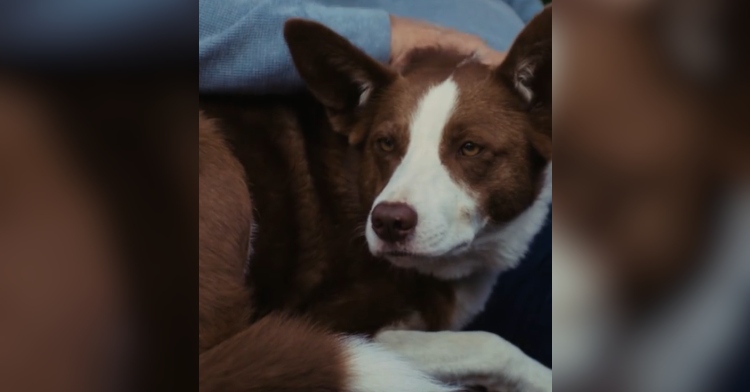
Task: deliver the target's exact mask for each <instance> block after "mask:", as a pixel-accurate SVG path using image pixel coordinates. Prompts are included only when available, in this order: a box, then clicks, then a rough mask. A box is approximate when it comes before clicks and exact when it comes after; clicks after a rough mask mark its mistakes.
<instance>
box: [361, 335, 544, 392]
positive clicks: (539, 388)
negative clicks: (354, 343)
mask: <svg viewBox="0 0 750 392" xmlns="http://www.w3.org/2000/svg"><path fill="white" fill-rule="evenodd" d="M375 340H376V341H377V342H379V343H381V344H383V345H384V346H385V347H387V348H388V349H390V350H392V351H394V352H396V353H399V354H401V355H402V356H403V357H404V358H406V359H408V360H409V361H410V362H411V363H413V364H415V365H416V366H417V367H418V368H419V369H420V370H422V371H424V372H426V373H428V374H431V375H433V376H435V377H437V378H438V379H440V380H443V381H445V382H452V383H458V384H461V385H480V386H484V387H486V388H488V390H489V391H490V392H499V391H506V390H514V391H521V392H531V391H534V392H546V391H552V370H551V369H549V368H547V367H545V366H544V365H542V364H540V363H539V362H537V361H535V360H534V359H532V358H531V357H529V356H527V355H526V354H524V353H523V352H522V351H521V350H520V349H519V348H517V347H516V346H514V345H512V344H511V343H509V342H508V341H506V340H504V339H502V338H500V337H499V336H497V335H494V334H491V333H488V332H449V331H443V332H420V331H386V332H382V333H380V334H378V335H377V336H376V338H375ZM415 391H416V389H415Z"/></svg>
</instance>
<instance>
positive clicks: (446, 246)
mask: <svg viewBox="0 0 750 392" xmlns="http://www.w3.org/2000/svg"><path fill="white" fill-rule="evenodd" d="M458 100H459V86H458V85H457V84H456V82H455V81H454V80H453V78H452V77H449V78H448V79H446V80H445V81H443V82H441V83H439V84H437V85H434V86H432V87H430V88H428V89H427V91H426V92H425V94H424V95H423V96H422V98H421V99H420V100H419V101H418V103H417V106H416V108H415V110H414V112H413V114H412V115H411V116H409V117H410V122H409V124H408V125H407V126H408V130H407V132H408V147H407V148H406V153H405V154H404V155H403V157H401V159H400V163H399V164H398V165H397V166H396V169H395V171H394V172H393V174H392V175H391V177H390V179H389V181H388V182H387V184H386V186H385V188H384V189H383V190H382V191H381V192H380V194H379V195H378V196H377V198H376V199H375V201H374V203H373V210H372V212H371V213H370V215H369V217H368V223H367V228H366V232H365V235H366V238H367V243H368V245H369V247H370V251H371V252H372V253H374V254H381V255H386V256H390V257H403V256H409V255H419V256H425V257H435V256H441V255H446V254H449V253H456V252H460V251H462V250H465V249H466V248H467V247H468V246H469V244H471V242H472V241H473V239H474V237H475V236H476V234H477V232H479V230H480V229H481V228H482V227H484V225H485V224H486V223H487V221H488V216H487V215H486V214H485V213H484V212H483V211H482V209H481V208H480V200H479V195H477V194H476V192H475V191H473V190H472V189H470V188H469V187H468V186H467V185H466V184H463V183H461V182H460V178H455V177H456V176H455V175H452V174H451V172H450V169H449V168H448V167H447V166H446V165H445V164H444V163H443V162H442V160H441V157H440V155H441V150H442V149H443V148H441V146H442V145H443V138H444V133H445V132H444V131H445V129H446V127H447V126H448V124H449V121H450V120H451V118H452V117H453V115H454V112H455V111H456V108H457V106H458ZM392 140H393V141H394V142H398V141H401V142H407V140H406V138H401V139H398V138H393V139H392ZM382 142H383V141H382V140H381V139H379V140H376V144H378V145H376V146H375V147H376V148H381V146H380V145H379V144H380V143H382ZM383 205H392V206H402V208H411V209H413V211H414V212H415V216H416V217H417V219H416V221H415V222H414V224H415V227H414V228H413V229H412V230H409V229H407V228H405V227H402V229H401V231H402V233H404V234H405V235H404V236H403V237H402V236H400V234H399V233H397V232H396V233H389V230H394V229H393V228H388V227H384V226H387V225H389V224H398V222H393V223H391V222H382V220H383V219H386V220H387V219H389V218H391V217H390V216H388V215H389V214H392V215H394V216H393V218H392V219H399V218H400V217H399V216H398V215H399V214H400V211H399V210H398V208H391V209H390V210H391V211H388V210H386V211H385V212H382V211H381V209H382V206H383ZM402 219H403V218H402ZM402 223H403V222H402ZM395 230H399V229H398V228H396V229H395Z"/></svg>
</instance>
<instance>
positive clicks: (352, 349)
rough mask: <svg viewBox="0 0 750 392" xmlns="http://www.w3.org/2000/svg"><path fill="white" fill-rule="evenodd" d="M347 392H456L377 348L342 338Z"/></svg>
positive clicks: (389, 352)
mask: <svg viewBox="0 0 750 392" xmlns="http://www.w3.org/2000/svg"><path fill="white" fill-rule="evenodd" d="M344 344H345V353H346V355H347V356H348V358H347V366H348V374H349V378H348V382H347V388H346V389H347V391H350V392H457V389H456V388H452V387H449V386H447V385H445V384H441V383H439V382H438V381H435V380H433V379H431V378H430V377H428V376H427V375H426V373H423V372H421V371H420V370H417V369H416V368H415V367H414V366H413V365H411V364H410V363H408V362H406V361H405V360H404V359H402V358H401V357H399V356H398V355H397V354H395V353H393V352H391V351H389V350H387V349H385V348H384V347H382V346H381V345H380V344H377V343H371V342H368V341H366V340H364V339H361V338H357V337H346V338H344Z"/></svg>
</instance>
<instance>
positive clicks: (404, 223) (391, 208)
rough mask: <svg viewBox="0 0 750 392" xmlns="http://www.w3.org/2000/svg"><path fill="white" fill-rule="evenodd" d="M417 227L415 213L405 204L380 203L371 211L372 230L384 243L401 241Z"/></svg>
mask: <svg viewBox="0 0 750 392" xmlns="http://www.w3.org/2000/svg"><path fill="white" fill-rule="evenodd" d="M415 227H417V212H416V211H414V209H413V208H411V207H409V205H408V204H405V203H380V204H378V205H376V206H375V209H373V210H372V229H373V230H374V231H375V234H377V235H378V237H380V239H382V240H383V241H386V242H397V241H403V240H404V239H405V238H406V237H407V236H408V235H409V234H411V233H413V232H414V228H415Z"/></svg>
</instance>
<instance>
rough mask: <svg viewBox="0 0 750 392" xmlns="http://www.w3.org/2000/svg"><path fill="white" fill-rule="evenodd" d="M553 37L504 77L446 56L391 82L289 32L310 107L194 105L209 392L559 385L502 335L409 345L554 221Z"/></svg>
mask: <svg viewBox="0 0 750 392" xmlns="http://www.w3.org/2000/svg"><path fill="white" fill-rule="evenodd" d="M551 30H552V10H551V8H547V9H545V11H544V12H543V13H542V14H541V15H539V16H537V17H536V18H535V19H534V20H533V21H532V22H531V23H530V24H529V26H528V27H527V28H526V29H525V30H524V32H523V33H522V34H521V35H520V36H519V38H518V39H517V41H516V42H515V43H514V45H513V47H512V49H511V51H510V52H509V55H508V58H507V59H506V61H505V62H504V63H503V64H502V65H501V66H499V67H497V68H496V69H492V68H490V67H487V66H486V65H483V64H481V63H480V62H479V61H477V60H476V59H475V58H466V57H464V56H459V55H456V54H454V53H450V52H446V51H444V50H441V49H439V48H435V49H429V50H420V51H417V52H414V53H413V54H412V55H411V57H410V59H409V61H408V62H407V65H406V66H405V67H404V68H403V69H400V70H398V71H397V70H393V69H390V68H388V67H385V66H383V65H381V64H379V63H378V62H376V61H375V60H373V59H371V58H370V57H368V56H367V55H365V54H364V53H363V52H361V51H360V50H359V49H357V48H355V47H354V46H353V45H352V44H350V43H349V42H348V41H346V40H345V39H344V38H342V37H340V36H339V35H337V34H336V33H334V32H333V31H331V30H329V29H328V28H326V27H324V26H322V25H319V24H317V23H313V22H308V21H303V20H292V21H289V22H287V24H286V26H285V31H284V33H285V38H286V40H287V43H288V46H289V49H290V52H291V54H292V58H293V60H294V63H295V65H296V67H297V69H298V71H299V73H300V75H301V76H302V78H303V80H304V81H305V83H306V84H307V86H308V88H309V90H310V92H311V96H300V97H295V98H289V97H283V98H282V97H278V98H277V97H251V98H238V97H231V98H219V97H211V98H205V99H203V100H202V104H201V106H202V110H203V111H204V113H205V115H201V116H199V119H200V122H201V134H200V199H201V200H200V247H201V253H200V274H201V276H200V290H201V294H200V303H201V312H200V343H201V357H200V376H201V390H202V391H212V390H222V391H224V390H242V391H248V390H250V391H271V390H273V391H298V390H331V391H368V392H369V391H444V390H446V391H447V390H451V389H450V388H449V387H446V386H443V385H441V384H439V383H437V382H436V381H433V380H432V379H430V378H429V377H428V376H425V375H424V374H430V375H432V376H436V377H439V378H441V381H445V382H450V383H458V384H462V385H481V386H484V387H487V388H489V389H490V390H493V391H494V390H500V388H506V387H508V386H512V387H513V388H516V389H518V390H522V391H527V390H530V391H537V390H539V391H545V390H551V386H552V378H551V371H550V369H547V368H545V367H544V366H542V365H540V364H539V363H537V362H536V361H534V360H533V359H531V358H528V357H526V356H525V355H524V354H523V353H522V352H521V351H520V350H518V349H517V348H515V347H513V346H512V345H510V344H508V343H507V342H505V341H503V340H502V339H500V338H498V337H496V336H494V335H491V334H486V333H465V332H442V333H441V332H415V331H404V330H422V331H440V330H460V329H461V328H462V327H463V326H465V325H466V324H467V323H468V322H470V321H471V320H472V318H473V317H474V316H476V315H477V314H478V313H479V312H481V310H482V309H483V307H484V304H485V301H486V300H487V298H488V296H489V295H490V293H491V290H492V286H493V284H494V282H495V280H496V278H497V275H498V274H500V273H502V272H503V271H505V270H507V269H509V268H513V267H515V266H516V265H517V264H518V262H519V261H520V259H521V258H522V257H523V255H524V254H525V252H526V251H527V248H528V246H529V244H530V242H531V240H532V239H533V237H534V235H535V234H536V233H537V231H538V230H539V229H540V228H541V226H542V225H543V223H544V220H545V218H546V214H547V210H548V206H549V203H550V200H551V192H552V189H551V176H552V173H551V147H552V135H551V133H552V129H551V79H552V76H551V66H552V60H551V58H552V43H551ZM208 118H213V119H216V121H214V120H209V119H208ZM219 129H220V130H221V131H219ZM225 140H226V141H225ZM227 141H228V142H227ZM250 195H252V207H251V198H250ZM251 221H252V223H251ZM250 238H252V239H250ZM248 245H251V248H252V251H251V254H252V256H251V258H250V263H249V266H247V267H246V266H245V260H246V255H247V249H248ZM245 268H247V272H248V274H247V282H244V281H243V276H244V274H243V270H244V269H245ZM246 287H249V289H247V288H246ZM249 291H252V293H251V294H252V300H251V299H250V293H249ZM282 314H283V315H282ZM310 322H312V323H314V325H315V326H312V324H308V323H310ZM394 330H395V331H394ZM446 334H448V335H446ZM355 335H362V336H365V337H373V336H377V337H376V340H378V341H379V342H380V343H372V342H369V341H368V340H366V338H365V337H356V336H355ZM386 348H390V349H391V350H388V349H386ZM393 350H395V351H398V352H400V353H401V354H402V355H403V356H405V357H406V358H407V359H411V360H412V361H413V362H406V361H405V360H404V359H401V358H400V357H399V356H396V355H394V354H393V353H392V352H391V351H393Z"/></svg>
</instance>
